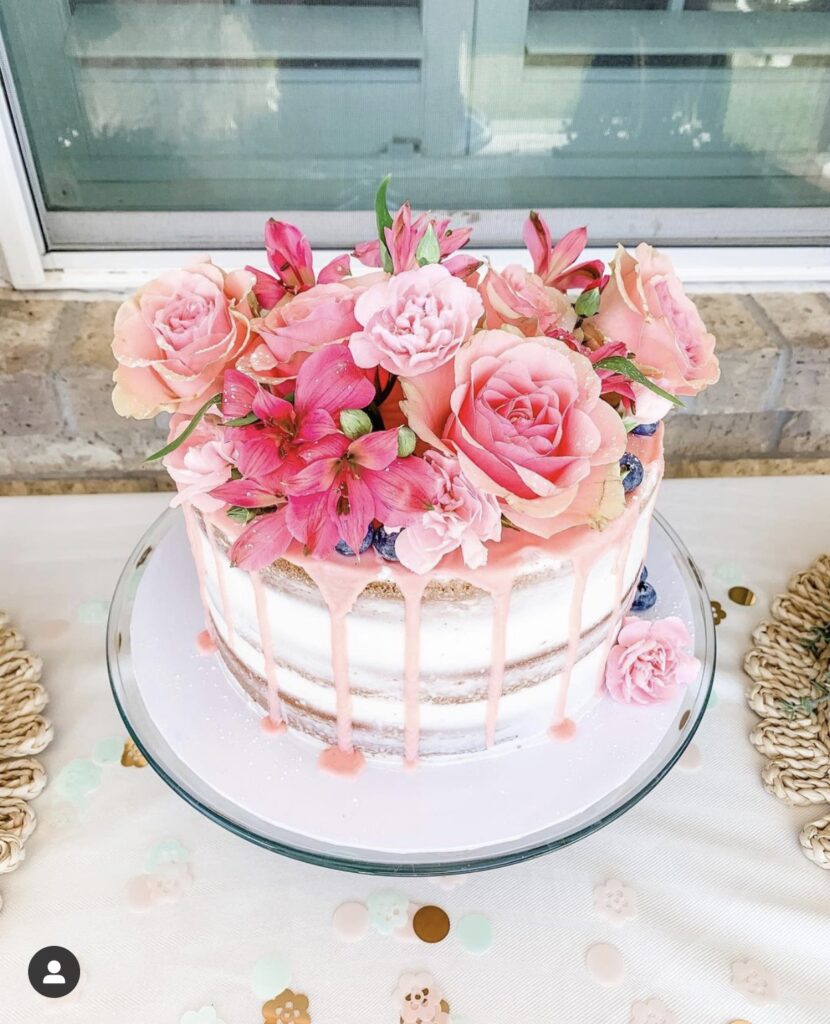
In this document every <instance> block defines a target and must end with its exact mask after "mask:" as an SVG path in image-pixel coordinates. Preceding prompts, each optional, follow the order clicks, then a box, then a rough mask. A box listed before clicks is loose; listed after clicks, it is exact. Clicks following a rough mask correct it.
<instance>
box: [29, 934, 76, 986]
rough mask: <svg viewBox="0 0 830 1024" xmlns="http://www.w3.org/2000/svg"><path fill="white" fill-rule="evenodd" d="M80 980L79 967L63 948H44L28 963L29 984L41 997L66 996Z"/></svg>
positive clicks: (74, 957) (69, 953)
mask: <svg viewBox="0 0 830 1024" xmlns="http://www.w3.org/2000/svg"><path fill="white" fill-rule="evenodd" d="M80 980H81V965H80V964H79V963H78V958H77V957H76V956H75V954H74V953H71V952H70V951H69V950H68V949H64V948H63V946H44V947H43V949H39V950H38V951H37V953H35V955H34V956H33V957H32V959H31V960H30V961H29V984H30V985H31V986H32V988H33V989H34V990H35V992H38V993H39V994H40V995H42V996H46V997H47V998H49V999H60V997H61V996H68V995H69V993H70V992H72V991H73V990H74V989H75V988H76V986H77V984H78V982H79V981H80Z"/></svg>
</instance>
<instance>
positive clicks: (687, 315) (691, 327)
mask: <svg viewBox="0 0 830 1024" xmlns="http://www.w3.org/2000/svg"><path fill="white" fill-rule="evenodd" d="M611 267H612V275H611V280H610V281H609V282H608V284H607V285H606V286H605V288H604V289H603V292H602V297H601V299H600V306H599V312H598V313H597V314H596V316H593V317H591V318H590V321H588V322H589V323H592V324H593V325H594V326H595V327H597V328H599V330H601V331H602V332H603V334H604V335H605V336H606V337H608V338H610V339H612V340H613V341H622V342H624V343H625V345H626V347H627V348H628V350H629V352H631V353H633V357H634V359H635V361H636V363H637V365H638V366H639V367H640V369H641V370H642V371H643V372H644V373H645V374H646V375H647V376H649V377H650V378H651V379H652V380H654V381H655V383H657V384H659V385H660V387H662V388H664V389H665V390H666V391H668V392H670V393H671V394H674V395H696V394H697V393H698V392H700V391H702V390H703V389H704V388H705V387H708V385H709V384H714V383H715V381H716V380H717V379H718V377H719V376H720V369H719V367H718V361H717V358H716V357H715V338H714V335H712V334H710V333H709V332H708V331H707V330H706V325H705V324H704V323H703V320H702V319H701V317H700V314H699V313H698V311H697V307H696V306H695V304H694V303H693V302H692V300H691V299H690V298H689V297H688V296H687V295H686V293H685V292H684V291H683V286H682V285H681V283H680V281H679V279H678V277H677V274H676V273H675V271H674V267H673V266H672V262H671V260H670V259H669V257H668V256H666V255H665V254H663V253H661V252H658V251H657V250H656V249H652V247H651V246H650V245H646V244H645V243H644V242H643V243H641V244H640V245H638V246H637V248H636V249H635V250H634V255H633V256H632V255H631V253H629V252H627V251H626V250H625V249H624V248H623V247H622V246H620V247H619V249H618V250H617V255H616V256H615V257H614V260H613V262H612V264H611Z"/></svg>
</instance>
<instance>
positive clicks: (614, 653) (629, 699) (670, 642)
mask: <svg viewBox="0 0 830 1024" xmlns="http://www.w3.org/2000/svg"><path fill="white" fill-rule="evenodd" d="M691 646H692V638H691V637H690V636H689V631H688V630H687V629H686V626H685V625H684V624H683V622H681V620H680V619H678V618H676V617H675V616H670V617H669V618H667V619H657V620H656V621H654V622H649V621H648V619H639V618H637V617H635V616H629V617H628V618H626V619H625V620H624V621H623V625H622V629H621V630H620V634H619V636H618V637H617V643H616V644H615V645H614V647H612V648H611V652H610V654H609V655H608V662H607V663H606V666H605V685H606V687H607V689H608V692H609V694H610V695H611V697H612V698H613V699H614V700H616V701H619V702H620V703H621V704H659V703H661V702H662V701H667V700H671V699H672V698H673V697H674V695H675V694H676V693H677V691H678V689H679V688H680V687H682V686H688V685H689V683H692V682H694V680H695V679H696V678H697V674H698V672H699V671H700V662H699V661H698V659H697V658H696V657H695V656H694V655H693V654H691V653H690V650H691Z"/></svg>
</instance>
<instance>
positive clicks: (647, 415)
mask: <svg viewBox="0 0 830 1024" xmlns="http://www.w3.org/2000/svg"><path fill="white" fill-rule="evenodd" d="M661 386H663V385H661ZM631 391H632V394H633V395H634V411H633V412H632V413H631V414H630V415H626V417H625V419H626V422H627V423H635V424H640V423H659V422H660V420H662V419H663V417H664V416H665V415H666V414H667V413H669V412H671V410H672V409H673V408H674V404H673V403H672V402H670V401H669V400H668V398H661V397H660V395H655V393H654V392H653V391H651V390H650V389H649V388H647V387H644V386H643V385H642V384H637V383H636V381H635V382H632V384H631Z"/></svg>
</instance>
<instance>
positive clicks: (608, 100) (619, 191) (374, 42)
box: [0, 0, 830, 244]
mask: <svg viewBox="0 0 830 1024" xmlns="http://www.w3.org/2000/svg"><path fill="white" fill-rule="evenodd" d="M0 29H2V32H3V37H4V41H5V46H6V50H7V56H8V62H9V65H10V69H11V78H12V81H13V85H14V87H15V93H16V97H17V101H18V103H19V107H20V109H21V111H22V118H23V121H24V127H25V131H26V134H27V137H28V141H29V145H30V148H31V151H32V157H33V162H34V165H35V169H36V173H37V176H38V179H39V182H40V185H41V189H42V193H43V201H44V205H45V208H46V211H47V217H46V224H47V230H48V226H49V217H48V213H49V212H51V211H76V212H82V211H136V210H139V211H145V210H146V211H174V210H190V211H222V210H224V211H232V210H240V211H244V210H259V211H276V210H322V211H349V210H368V209H370V208H371V200H372V196H373V193H374V189H375V187H376V183H377V181H378V179H379V178H380V177H382V176H383V175H384V174H386V173H387V172H391V173H392V174H393V198H395V199H397V198H399V197H402V196H404V195H406V196H409V197H410V198H411V199H412V200H413V203H414V204H415V205H417V206H421V207H430V208H432V209H465V210H471V209H472V210H475V209H481V210H490V209H493V210H510V209H526V208H528V207H539V208H543V209H545V208H560V209H561V208H563V207H604V208H642V209H644V210H648V209H652V208H656V209H664V208H675V207H676V208H687V207H750V208H754V207H789V208H796V207H822V206H826V205H827V195H828V184H829V183H830V0H685V2H684V0H511V2H510V3H506V2H504V0H307V2H305V3H302V2H298V0H294V2H286V0H225V2H222V0H120V2H112V0H38V4H37V17H34V16H33V5H32V3H31V0H0ZM519 220H520V219H519V218H517V219H516V227H517V228H518V224H519ZM205 223H209V221H208V220H207V219H206V220H205ZM321 223H323V224H324V222H321ZM690 224H691V229H690V233H691V234H693V233H694V222H693V221H690ZM158 230H159V244H163V243H164V242H165V241H169V242H170V244H176V240H175V239H166V238H165V237H164V218H163V217H162V218H159V228H158ZM726 230H727V233H728V221H727V223H726ZM202 233H203V234H204V232H202ZM310 233H311V234H312V235H314V234H315V232H314V231H313V230H312V231H311V232H310ZM316 233H317V235H318V241H325V228H324V226H323V228H322V229H321V231H317V232H316ZM124 244H129V239H125V240H124Z"/></svg>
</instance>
